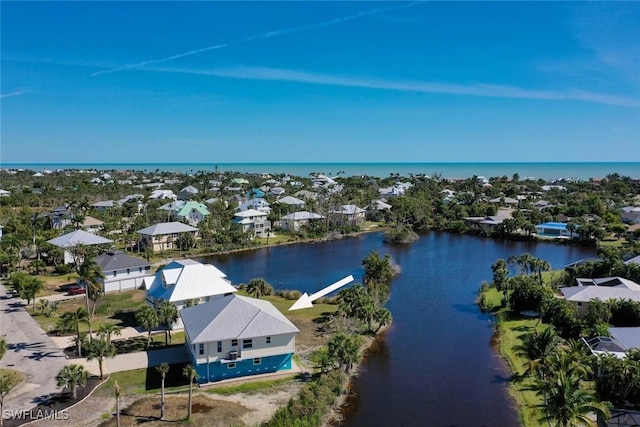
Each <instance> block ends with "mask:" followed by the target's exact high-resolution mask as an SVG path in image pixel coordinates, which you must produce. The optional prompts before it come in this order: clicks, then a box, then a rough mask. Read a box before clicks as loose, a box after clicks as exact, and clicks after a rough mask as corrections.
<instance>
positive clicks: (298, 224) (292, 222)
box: [280, 211, 324, 231]
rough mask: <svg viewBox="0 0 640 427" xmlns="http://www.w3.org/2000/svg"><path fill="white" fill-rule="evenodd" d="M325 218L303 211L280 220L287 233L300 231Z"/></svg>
mask: <svg viewBox="0 0 640 427" xmlns="http://www.w3.org/2000/svg"><path fill="white" fill-rule="evenodd" d="M323 218H324V217H323V216H322V215H319V214H317V213H313V212H307V211H301V212H293V213H290V214H289V215H285V216H283V217H282V218H280V223H281V224H282V229H283V230H285V231H300V228H302V227H304V226H308V225H309V223H311V222H313V221H321V220H322V219H323Z"/></svg>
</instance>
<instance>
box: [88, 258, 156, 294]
mask: <svg viewBox="0 0 640 427" xmlns="http://www.w3.org/2000/svg"><path fill="white" fill-rule="evenodd" d="M93 261H94V262H95V263H96V264H97V265H98V266H99V267H100V269H101V270H102V273H103V274H104V279H100V282H102V289H103V291H104V292H105V293H106V292H122V291H125V290H129V289H139V288H140V287H142V286H143V285H144V280H145V279H149V278H151V277H153V276H152V275H151V264H150V263H149V262H147V261H145V260H143V259H140V258H136V257H132V256H130V255H127V254H125V253H124V252H122V251H120V250H115V249H114V250H110V251H109V252H106V253H104V254H102V255H98V256H97V257H95V258H94V259H93Z"/></svg>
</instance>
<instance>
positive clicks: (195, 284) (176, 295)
mask: <svg viewBox="0 0 640 427" xmlns="http://www.w3.org/2000/svg"><path fill="white" fill-rule="evenodd" d="M226 277H227V275H226V274H224V273H223V272H222V271H220V270H218V269H217V268H216V267H214V266H213V265H211V264H201V263H199V262H197V261H194V260H191V259H184V260H178V261H173V262H172V263H170V264H168V265H167V266H166V267H164V268H163V269H162V270H160V271H158V272H157V273H156V275H155V276H153V277H152V278H151V279H145V281H144V282H145V287H146V289H147V291H146V300H147V304H149V305H150V306H151V307H155V306H156V304H157V303H159V302H160V301H162V300H164V301H169V302H171V303H172V304H174V305H175V306H176V307H177V308H178V310H181V309H182V308H183V307H184V306H185V305H186V301H188V300H193V301H194V302H196V303H204V302H207V301H211V300H215V299H216V298H222V297H223V296H225V295H230V294H232V293H233V292H236V291H237V289H236V288H234V287H233V286H232V285H231V282H229V280H227V279H226ZM181 328H182V321H181V320H180V319H178V321H177V322H176V323H175V324H174V325H173V329H181Z"/></svg>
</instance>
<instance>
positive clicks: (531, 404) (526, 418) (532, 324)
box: [485, 272, 551, 427]
mask: <svg viewBox="0 0 640 427" xmlns="http://www.w3.org/2000/svg"><path fill="white" fill-rule="evenodd" d="M550 273H551V272H550ZM501 300H502V292H499V291H498V290H497V289H495V288H490V289H489V290H488V291H487V292H486V294H485V303H486V307H487V308H489V309H490V310H491V311H493V312H494V313H496V315H497V316H499V317H501V320H500V321H499V322H498V324H497V334H496V337H495V342H494V343H495V345H496V346H497V348H498V351H499V352H500V355H501V356H502V357H503V358H504V359H505V361H506V362H507V364H508V365H509V368H510V370H511V372H512V373H513V374H521V373H523V372H524V371H525V369H526V368H525V366H524V365H525V363H526V362H527V360H526V359H525V358H522V357H520V356H518V355H517V354H515V352H514V351H513V349H514V347H516V346H518V345H519V344H520V343H521V342H522V341H521V336H522V335H524V334H526V333H527V332H529V331H532V330H534V329H536V328H538V329H542V328H544V325H543V324H542V323H538V319H531V318H523V317H520V316H511V315H510V313H509V311H508V310H506V309H502V308H500V302H501ZM530 385H531V383H530V381H529V379H524V380H520V381H519V380H516V379H512V380H511V381H510V382H509V395H510V396H511V397H512V398H513V400H514V401H515V403H516V406H517V409H518V415H519V417H520V421H521V422H522V424H523V426H524V427H538V426H544V425H545V424H543V423H540V422H539V421H538V419H539V418H540V417H541V416H542V413H541V412H540V411H539V410H538V409H537V408H536V407H535V406H536V405H538V404H540V403H541V400H540V397H539V396H537V395H536V394H535V393H534V392H532V391H530V390H526V388H527V387H528V386H530Z"/></svg>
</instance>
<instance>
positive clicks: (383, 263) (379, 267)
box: [362, 251, 394, 284]
mask: <svg viewBox="0 0 640 427" xmlns="http://www.w3.org/2000/svg"><path fill="white" fill-rule="evenodd" d="M362 265H363V266H364V277H363V278H362V282H363V283H364V284H368V283H384V284H389V283H391V279H393V275H394V271H393V263H392V262H391V256H390V255H389V254H386V255H385V256H384V258H380V255H379V254H378V252H377V251H373V252H371V253H370V254H369V255H368V256H367V257H366V258H365V259H364V260H363V261H362Z"/></svg>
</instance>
